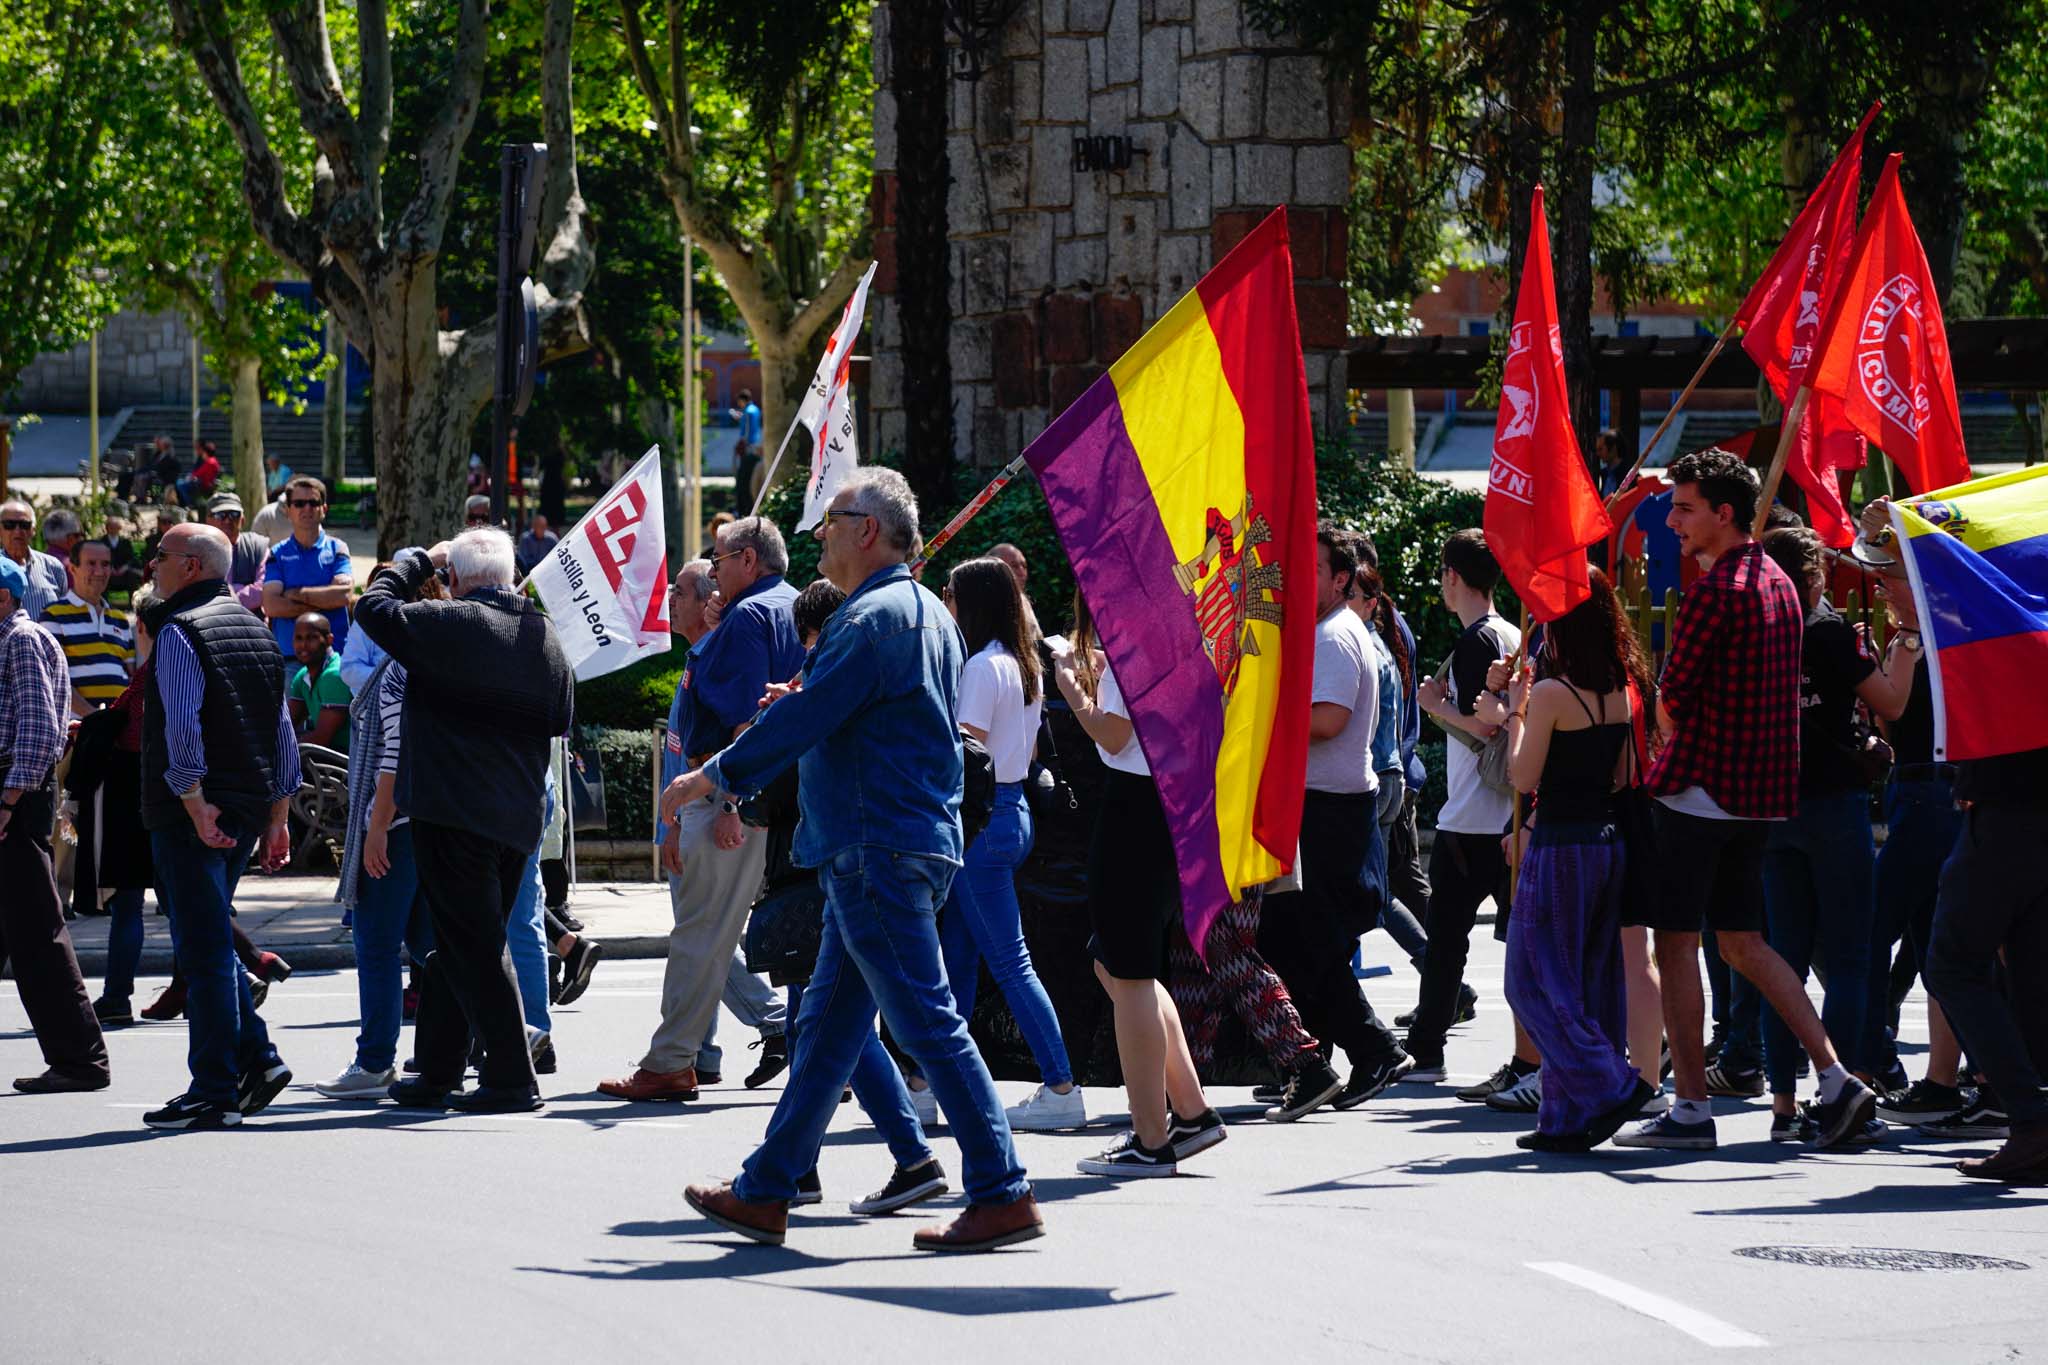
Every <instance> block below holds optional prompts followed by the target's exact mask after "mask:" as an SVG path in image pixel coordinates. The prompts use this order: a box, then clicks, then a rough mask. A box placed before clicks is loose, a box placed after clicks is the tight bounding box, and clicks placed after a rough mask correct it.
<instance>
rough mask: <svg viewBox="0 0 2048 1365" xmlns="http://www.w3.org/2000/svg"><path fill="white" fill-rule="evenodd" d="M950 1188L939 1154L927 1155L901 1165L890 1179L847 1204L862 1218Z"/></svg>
mask: <svg viewBox="0 0 2048 1365" xmlns="http://www.w3.org/2000/svg"><path fill="white" fill-rule="evenodd" d="M945 1192H946V1172H945V1170H944V1168H943V1167H941V1166H940V1165H939V1162H938V1158H936V1157H931V1158H927V1159H926V1160H925V1161H924V1162H922V1163H921V1164H919V1165H916V1166H909V1167H904V1166H898V1167H897V1168H896V1171H895V1174H893V1175H891V1176H890V1177H889V1183H888V1184H886V1185H884V1186H882V1188H881V1189H879V1190H876V1191H875V1192H874V1193H873V1194H871V1195H869V1196H868V1197H867V1198H865V1199H856V1200H854V1201H853V1202H852V1203H851V1204H848V1205H847V1206H846V1207H847V1208H848V1209H849V1210H851V1211H852V1212H854V1213H856V1214H859V1215H860V1216H861V1217H862V1218H877V1217H880V1216H881V1215H883V1214H885V1213H894V1212H896V1210H898V1209H907V1208H909V1207H910V1206H911V1205H912V1204H918V1203H922V1202H924V1201H925V1200H927V1199H935V1198H937V1197H938V1196H939V1195H942V1194H944V1193H945Z"/></svg>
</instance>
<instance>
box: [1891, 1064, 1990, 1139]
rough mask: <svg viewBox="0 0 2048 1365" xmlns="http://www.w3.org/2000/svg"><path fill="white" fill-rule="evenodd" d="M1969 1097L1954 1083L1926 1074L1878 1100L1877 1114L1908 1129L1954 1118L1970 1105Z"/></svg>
mask: <svg viewBox="0 0 2048 1365" xmlns="http://www.w3.org/2000/svg"><path fill="white" fill-rule="evenodd" d="M1969 1102H1970V1100H1969V1097H1968V1096H1967V1095H1965V1094H1963V1092H1962V1091H1961V1090H1959V1089H1958V1088H1956V1087H1955V1086H1952V1085H1943V1084H1941V1083H1940V1082H1939V1081H1930V1080H1928V1079H1927V1078H1925V1077H1924V1076H1923V1077H1922V1078H1921V1079H1919V1080H1917V1081H1915V1082H1913V1083H1912V1084H1911V1085H1909V1086H1907V1087H1906V1088H1905V1089H1904V1090H1901V1091H1899V1092H1897V1093H1895V1094H1891V1095H1886V1096H1885V1097H1884V1098H1882V1099H1880V1100H1879V1101H1878V1102H1877V1116H1878V1117H1879V1118H1881V1119H1883V1120H1884V1121H1885V1122H1886V1123H1896V1124H1899V1125H1901V1126H1902V1127H1906V1128H1913V1127H1917V1126H1919V1125H1920V1124H1923V1123H1940V1122H1941V1121H1942V1120H1943V1119H1952V1118H1954V1117H1955V1116H1956V1115H1957V1114H1960V1113H1962V1112H1963V1110H1964V1109H1965V1108H1966V1107H1967V1106H1968V1105H1969Z"/></svg>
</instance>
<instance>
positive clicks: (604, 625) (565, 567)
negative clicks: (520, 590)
mask: <svg viewBox="0 0 2048 1365" xmlns="http://www.w3.org/2000/svg"><path fill="white" fill-rule="evenodd" d="M661 513H662V507H661V447H659V446H650V447H648V450H647V453H646V454H645V455H642V456H641V457H640V461H639V463H637V464H635V465H634V466H633V468H632V470H631V471H630V472H628V473H627V475H626V477H625V478H623V479H621V480H619V481H618V482H617V483H615V484H613V485H612V487H611V490H610V491H609V492H607V493H606V494H605V495H604V496H603V497H602V498H600V499H598V502H597V505H596V506H595V507H593V508H591V509H590V510H589V511H588V512H586V513H584V515H583V519H582V520H580V521H578V522H577V523H576V525H575V527H574V528H573V529H572V530H570V532H569V534H568V535H566V536H563V537H562V539H561V541H560V543H558V544H557V545H556V546H555V548H554V549H552V550H550V551H549V552H548V557H547V558H546V559H543V560H542V561H541V562H540V563H539V564H538V565H536V566H535V567H534V570H533V572H532V573H531V574H529V575H528V576H527V579H526V583H527V586H528V587H530V588H532V589H533V590H534V592H535V593H536V594H538V595H539V597H540V601H541V605H542V606H544V607H546V608H547V610H548V616H549V618H550V619H551V620H552V621H553V622H554V623H555V633H556V634H557V635H558V636H560V637H561V641H562V653H563V654H564V655H566V656H567V657H568V660H569V667H570V668H572V669H574V670H575V672H576V678H577V681H579V682H583V681H587V680H589V679H591V678H598V677H602V676H604V675H605V674H607V673H612V672H616V671H617V670H619V669H621V668H624V667H625V666H626V665H627V664H630V663H632V662H634V661H635V660H637V659H644V658H646V657H647V656H648V655H650V654H660V653H663V652H664V651H666V650H667V649H668V640H669V630H668V547H667V546H666V545H665V544H664V543H663V536H662V519H661Z"/></svg>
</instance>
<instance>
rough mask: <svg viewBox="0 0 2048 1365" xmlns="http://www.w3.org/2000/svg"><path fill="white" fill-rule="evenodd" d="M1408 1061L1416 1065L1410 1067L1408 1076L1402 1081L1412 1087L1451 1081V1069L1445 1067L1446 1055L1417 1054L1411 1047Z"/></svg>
mask: <svg viewBox="0 0 2048 1365" xmlns="http://www.w3.org/2000/svg"><path fill="white" fill-rule="evenodd" d="M1408 1059H1409V1060H1410V1061H1412V1062H1414V1063H1415V1065H1414V1066H1412V1067H1410V1068H1409V1069H1408V1074H1407V1075H1405V1076H1403V1077H1402V1078H1401V1079H1402V1080H1404V1081H1406V1082H1408V1083H1409V1084H1410V1085H1436V1084H1439V1083H1440V1082H1443V1081H1446V1080H1449V1079H1450V1075H1451V1072H1450V1068H1449V1067H1447V1066H1445V1065H1444V1054H1443V1053H1441V1052H1435V1053H1425V1052H1417V1051H1416V1050H1415V1049H1414V1048H1413V1047H1410V1048H1409V1049H1408Z"/></svg>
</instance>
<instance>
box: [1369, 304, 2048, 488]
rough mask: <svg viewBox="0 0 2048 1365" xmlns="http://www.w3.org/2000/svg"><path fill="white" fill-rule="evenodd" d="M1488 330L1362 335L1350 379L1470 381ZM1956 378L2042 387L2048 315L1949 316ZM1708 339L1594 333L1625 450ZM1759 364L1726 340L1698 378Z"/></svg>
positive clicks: (1732, 383)
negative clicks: (1658, 394) (1650, 404)
mask: <svg viewBox="0 0 2048 1365" xmlns="http://www.w3.org/2000/svg"><path fill="white" fill-rule="evenodd" d="M1491 344H1492V338H1490V337H1483V336H1476V337H1468V336H1362V337H1353V338H1352V339H1351V344H1350V346H1349V347H1348V348H1347V351H1346V356H1345V361H1346V366H1347V370H1346V382H1347V386H1348V387H1350V388H1353V389H1476V388H1478V387H1479V383H1480V375H1481V373H1482V372H1483V371H1484V370H1485V368H1486V364H1487V361H1488V358H1489V355H1490V349H1489V348H1490V347H1491ZM1948 344H1949V355H1950V358H1951V362H1952V364H1953V366H1954V369H1955V376H1956V388H1957V389H1959V390H1963V391H1968V392H1978V393H1983V392H1992V393H1999V392H2005V393H2040V392H2044V391H2048V318H1969V319H1966V320H1963V321H1958V322H1951V323H1949V324H1948ZM1713 347H1714V338H1713V337H1711V336H1687V337H1656V336H1651V337H1610V336H1603V337H1595V338H1594V339H1593V381H1594V383H1595V385H1597V386H1598V387H1599V388H1601V389H1603V390H1606V391H1607V393H1608V394H1609V395H1610V399H1609V402H1610V405H1611V411H1612V413H1613V422H1612V425H1613V426H1614V428H1615V431H1616V433H1617V434H1618V435H1619V436H1620V437H1621V440H1622V444H1623V446H1624V447H1625V448H1626V449H1627V453H1628V456H1629V458H1631V459H1633V458H1635V456H1636V454H1637V453H1638V452H1637V451H1636V450H1635V448H1634V447H1635V442H1636V440H1637V438H1638V428H1639V427H1640V425H1641V421H1642V412H1643V392H1644V390H1646V389H1647V390H1649V391H1651V392H1655V391H1657V390H1659V389H1663V390H1669V391H1672V392H1676V391H1677V390H1679V389H1683V388H1684V387H1685V386H1686V384H1687V383H1688V382H1690V381H1691V379H1692V377H1693V374H1694V372H1695V371H1697V370H1698V369H1699V367H1700V362H1701V361H1703V360H1705V359H1706V357H1707V353H1708V352H1709V351H1711V350H1712V349H1713ZM1758 377H1759V375H1758V371H1757V367H1756V364H1755V362H1754V361H1752V360H1751V359H1750V358H1749V356H1748V354H1747V353H1746V352H1745V351H1744V350H1743V349H1742V347H1741V346H1739V345H1735V344H1730V345H1728V346H1725V347H1723V348H1722V350H1721V354H1720V355H1719V356H1717V357H1715V359H1714V363H1713V366H1712V367H1711V368H1710V369H1708V371H1707V372H1706V374H1705V375H1703V376H1702V377H1701V379H1700V387H1701V388H1703V389H1754V388H1755V387H1756V384H1757V379H1758Z"/></svg>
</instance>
